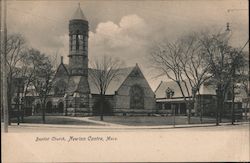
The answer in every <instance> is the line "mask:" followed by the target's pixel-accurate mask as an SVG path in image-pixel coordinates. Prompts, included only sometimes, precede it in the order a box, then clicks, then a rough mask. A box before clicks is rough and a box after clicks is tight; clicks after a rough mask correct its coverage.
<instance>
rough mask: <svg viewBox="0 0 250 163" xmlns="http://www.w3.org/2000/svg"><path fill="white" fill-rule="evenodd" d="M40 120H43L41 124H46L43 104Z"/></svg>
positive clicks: (43, 105)
mask: <svg viewBox="0 0 250 163" xmlns="http://www.w3.org/2000/svg"><path fill="white" fill-rule="evenodd" d="M42 120H43V124H45V123H46V121H45V102H43V103H42Z"/></svg>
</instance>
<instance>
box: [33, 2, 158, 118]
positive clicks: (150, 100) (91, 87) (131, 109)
mask: <svg viewBox="0 0 250 163" xmlns="http://www.w3.org/2000/svg"><path fill="white" fill-rule="evenodd" d="M88 32H89V24H88V20H87V19H86V17H85V16H84V14H83V12H82V10H81V8H80V6H79V7H78V8H77V10H76V11H75V13H74V14H73V17H72V18H71V20H70V21H69V55H68V57H69V64H68V65H67V64H64V63H63V58H62V57H61V63H60V65H59V66H58V68H57V71H56V74H55V76H54V79H53V87H52V91H51V93H50V95H49V98H48V100H47V102H46V113H47V114H62V115H76V116H82V115H98V113H100V110H99V105H100V102H99V97H100V96H99V92H98V89H97V87H96V86H95V84H94V81H93V78H92V77H91V75H90V73H91V71H94V69H91V68H89V66H88ZM120 71H121V72H122V75H121V77H119V78H118V79H117V80H113V81H111V83H110V85H109V86H108V88H107V91H106V94H105V102H104V114H107V115H120V114H121V115H127V114H150V113H152V112H154V111H155V94H154V92H153V91H152V89H151V87H150V86H149V84H148V82H147V80H146V79H145V77H144V75H143V73H142V71H141V70H140V67H139V66H138V64H135V66H133V67H126V68H121V69H120ZM40 106H41V105H40V103H39V102H36V103H35V107H34V113H39V110H40Z"/></svg>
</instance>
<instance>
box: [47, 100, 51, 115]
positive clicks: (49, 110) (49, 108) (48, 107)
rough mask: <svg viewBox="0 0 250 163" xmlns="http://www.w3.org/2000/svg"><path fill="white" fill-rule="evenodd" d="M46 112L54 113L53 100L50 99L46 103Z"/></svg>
mask: <svg viewBox="0 0 250 163" xmlns="http://www.w3.org/2000/svg"><path fill="white" fill-rule="evenodd" d="M46 113H52V102H51V101H49V102H47V104H46Z"/></svg>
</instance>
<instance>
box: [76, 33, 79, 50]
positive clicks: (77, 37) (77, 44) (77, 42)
mask: <svg viewBox="0 0 250 163" xmlns="http://www.w3.org/2000/svg"><path fill="white" fill-rule="evenodd" d="M76 50H79V35H76Z"/></svg>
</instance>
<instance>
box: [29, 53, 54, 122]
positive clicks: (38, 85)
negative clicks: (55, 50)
mask: <svg viewBox="0 0 250 163" xmlns="http://www.w3.org/2000/svg"><path fill="white" fill-rule="evenodd" d="M29 54H30V56H29V57H30V58H29V59H30V62H31V63H32V68H31V72H30V73H31V74H30V77H31V79H30V80H32V85H33V86H34V88H35V91H36V93H37V96H38V98H39V99H40V101H41V105H42V119H43V123H45V104H46V100H47V98H48V96H49V92H50V90H51V88H52V78H53V75H54V69H53V64H52V62H51V60H50V58H49V57H47V56H45V54H42V53H40V52H39V51H37V50H34V49H31V50H30V51H29Z"/></svg>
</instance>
